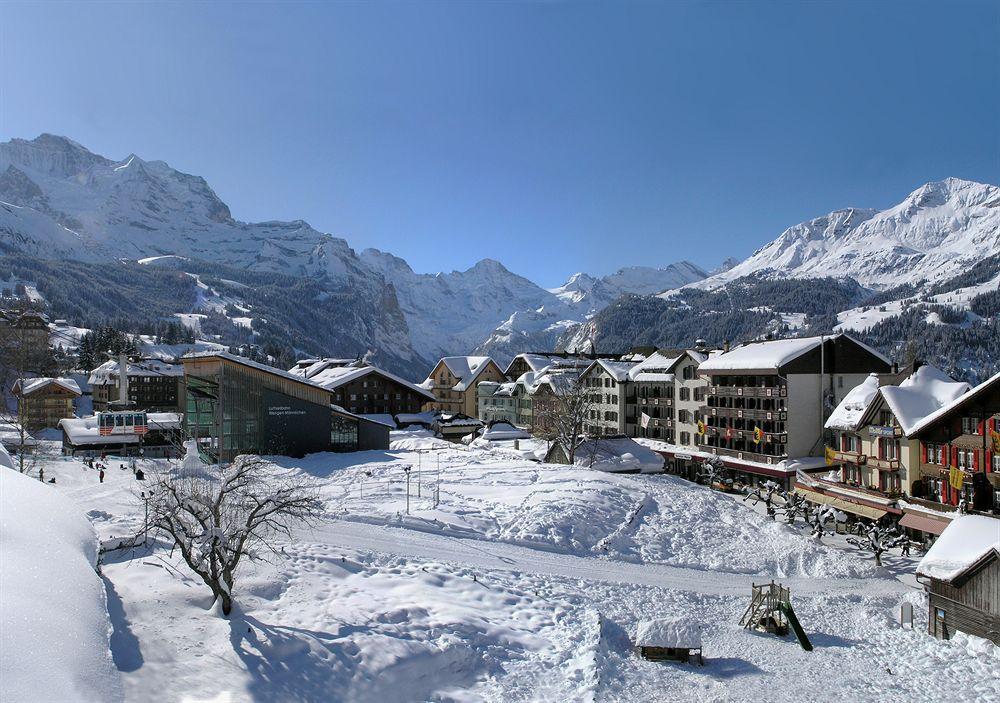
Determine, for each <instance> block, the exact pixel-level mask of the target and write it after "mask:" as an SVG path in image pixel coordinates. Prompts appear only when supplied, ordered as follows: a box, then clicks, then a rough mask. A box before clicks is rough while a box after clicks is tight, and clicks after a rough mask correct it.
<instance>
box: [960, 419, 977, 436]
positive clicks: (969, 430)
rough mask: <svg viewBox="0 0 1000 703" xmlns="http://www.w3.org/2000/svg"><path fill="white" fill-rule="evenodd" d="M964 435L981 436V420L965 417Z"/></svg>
mask: <svg viewBox="0 0 1000 703" xmlns="http://www.w3.org/2000/svg"><path fill="white" fill-rule="evenodd" d="M962 434H979V418H976V417H963V418H962Z"/></svg>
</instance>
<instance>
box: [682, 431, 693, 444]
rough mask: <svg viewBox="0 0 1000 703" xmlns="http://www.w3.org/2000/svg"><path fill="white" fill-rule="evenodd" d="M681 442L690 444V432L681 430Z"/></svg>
mask: <svg viewBox="0 0 1000 703" xmlns="http://www.w3.org/2000/svg"><path fill="white" fill-rule="evenodd" d="M681 444H691V433H690V432H681Z"/></svg>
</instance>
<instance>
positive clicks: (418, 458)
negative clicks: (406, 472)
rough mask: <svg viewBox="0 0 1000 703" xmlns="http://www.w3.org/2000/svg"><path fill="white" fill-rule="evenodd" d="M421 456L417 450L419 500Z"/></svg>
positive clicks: (418, 495)
mask: <svg viewBox="0 0 1000 703" xmlns="http://www.w3.org/2000/svg"><path fill="white" fill-rule="evenodd" d="M423 455H424V453H423V452H422V451H420V450H419V449H418V450H417V498H420V468H421V464H422V462H421V458H422V457H423Z"/></svg>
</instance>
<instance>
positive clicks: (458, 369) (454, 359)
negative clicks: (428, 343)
mask: <svg viewBox="0 0 1000 703" xmlns="http://www.w3.org/2000/svg"><path fill="white" fill-rule="evenodd" d="M492 361H493V359H492V358H490V357H488V356H445V357H442V358H441V361H439V362H438V363H439V364H444V365H445V366H447V367H448V371H450V372H451V375H452V376H454V377H455V378H457V379H458V383H456V384H455V385H454V386H452V390H454V391H459V392H461V391H464V390H466V389H468V388H469V386H471V385H472V383H473V382H474V381H475V380H476V379H477V378H478V377H479V374H481V373H482V372H483V371H484V370H485V369H486V367H487V366H489V365H490V362H492ZM435 368H436V367H435ZM433 381H434V379H433V375H432V376H428V377H427V380H425V381H424V382H423V383H422V384H420V386H421V387H422V388H426V387H428V385H430V384H433Z"/></svg>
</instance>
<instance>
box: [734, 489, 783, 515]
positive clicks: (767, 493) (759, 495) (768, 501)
mask: <svg viewBox="0 0 1000 703" xmlns="http://www.w3.org/2000/svg"><path fill="white" fill-rule="evenodd" d="M779 488H780V487H779V486H778V484H777V483H775V482H774V481H765V482H764V483H762V484H761V485H759V486H755V487H754V488H752V489H751V488H747V492H746V495H745V496H743V500H744V501H746V500H747V499H748V498H749V499H752V500H753V502H754V505H756V504H757V503H763V504H764V506H765V507H766V508H767V516H768V517H769V518H771V519H772V520H774V516H775V514H776V513H777V509H776V508H775V500H774V494H775V493H777V492H778V490H779Z"/></svg>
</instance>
